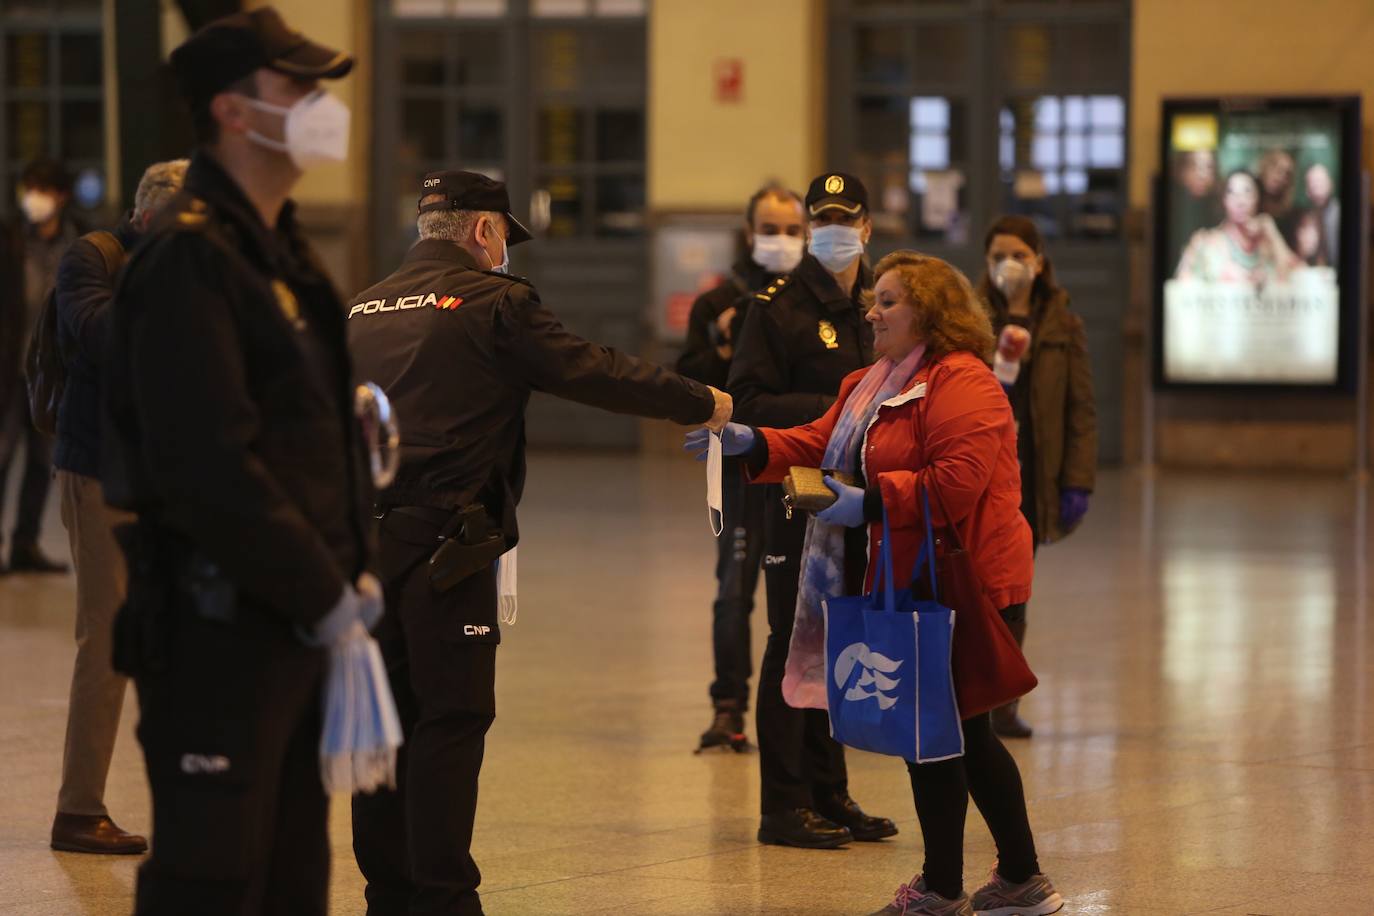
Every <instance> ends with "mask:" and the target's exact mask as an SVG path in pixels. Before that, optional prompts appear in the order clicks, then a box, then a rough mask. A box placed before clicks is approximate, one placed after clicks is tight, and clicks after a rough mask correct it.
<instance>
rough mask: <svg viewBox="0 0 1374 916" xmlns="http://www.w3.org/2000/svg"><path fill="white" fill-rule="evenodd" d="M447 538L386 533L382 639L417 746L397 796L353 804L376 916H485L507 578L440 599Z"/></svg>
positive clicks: (492, 575)
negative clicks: (437, 552) (433, 580)
mask: <svg viewBox="0 0 1374 916" xmlns="http://www.w3.org/2000/svg"><path fill="white" fill-rule="evenodd" d="M437 532H438V528H437V527H436V528H435V537H430V538H428V539H426V538H417V537H409V538H408V539H405V540H403V539H401V538H400V537H398V536H397V534H396V533H395V532H393V531H391V530H389V526H388V523H387V522H386V521H384V522H383V523H382V529H381V534H380V553H379V566H380V572H381V575H382V582H383V586H384V589H385V592H386V606H387V613H386V616H385V617H383V618H382V622H381V623H380V624H379V625H378V627H377V630H376V631H375V632H374V633H373V636H375V637H376V639H377V641H378V643H380V644H381V649H382V658H383V659H384V660H385V662H386V667H387V673H388V675H389V676H390V681H391V691H392V693H393V694H394V696H395V698H396V709H397V711H398V712H399V713H400V718H401V729H402V731H403V732H404V735H405V743H404V744H402V746H401V749H400V754H399V756H398V758H397V762H396V763H397V787H396V789H395V790H394V791H385V790H384V791H380V792H377V793H376V794H375V795H357V796H354V798H353V852H354V854H355V855H356V856H357V859H358V867H359V868H360V869H361V870H362V873H363V877H365V878H366V879H367V892H366V893H367V912H368V914H369V916H400V914H417V916H418V914H440V913H442V914H446V916H447V914H461V916H475V914H480V913H481V912H482V904H481V902H480V899H479V897H478V895H477V885H478V884H479V883H480V882H481V880H482V874H481V872H480V871H479V870H478V868H477V863H476V862H474V861H473V858H472V853H471V851H470V850H471V846H472V828H473V821H474V819H475V818H476V816H477V777H478V773H479V772H480V771H481V769H482V755H483V752H484V750H485V746H486V734H487V730H488V729H489V728H490V727H491V723H492V721H493V719H494V718H495V716H496V643H497V641H498V640H499V638H500V637H499V630H498V629H497V623H496V571H495V568H494V567H488V568H487V569H485V570H483V571H481V572H479V573H476V574H474V575H472V576H469V577H468V578H467V579H464V580H463V581H462V582H460V583H459V584H458V585H456V586H454V587H453V588H451V589H449V590H448V591H446V592H442V593H440V592H436V591H435V589H434V588H433V586H431V585H430V582H429V563H428V560H429V557H430V556H431V555H432V554H433V552H434V549H435V547H436V546H437V540H436V538H437ZM416 541H422V542H424V543H415V542H416ZM481 627H487V628H488V630H487V632H485V633H482V632H481V630H480V628H481Z"/></svg>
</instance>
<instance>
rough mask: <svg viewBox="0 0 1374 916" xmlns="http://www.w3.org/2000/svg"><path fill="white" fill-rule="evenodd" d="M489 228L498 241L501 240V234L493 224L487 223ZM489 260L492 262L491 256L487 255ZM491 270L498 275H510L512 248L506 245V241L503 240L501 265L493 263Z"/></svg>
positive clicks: (484, 251)
mask: <svg viewBox="0 0 1374 916" xmlns="http://www.w3.org/2000/svg"><path fill="white" fill-rule="evenodd" d="M487 228H488V229H490V230H491V231H492V233H493V234H494V235H495V236H496V237H497V238H498V239H501V233H499V232H497V231H496V227H495V226H494V225H492V224H491V223H487ZM482 252H483V253H484V254H485V253H486V249H485V248H483V249H482ZM487 260H488V261H491V255H489V254H488V255H487ZM491 269H492V271H493V272H495V273H498V274H508V273H510V246H509V245H507V244H506V240H505V239H501V263H500V264H496V263H494V262H493V263H492V265H491Z"/></svg>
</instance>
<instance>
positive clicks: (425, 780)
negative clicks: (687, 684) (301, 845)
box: [348, 171, 731, 916]
mask: <svg viewBox="0 0 1374 916" xmlns="http://www.w3.org/2000/svg"><path fill="white" fill-rule="evenodd" d="M418 225H419V231H420V240H419V241H418V242H416V243H415V245H414V246H413V247H412V248H411V249H410V251H409V253H407V255H406V257H405V260H404V261H403V262H402V263H401V266H400V267H399V268H398V269H397V270H396V272H395V273H393V274H392V275H391V276H389V277H387V278H386V279H385V280H383V281H382V282H381V283H378V284H377V285H376V286H373V287H371V288H370V289H367V290H364V291H363V292H361V293H359V294H358V295H357V296H355V297H354V299H353V304H352V305H351V306H350V307H349V309H348V340H349V346H350V348H351V350H352V352H353V358H354V360H355V362H356V364H357V368H358V372H359V377H360V378H367V379H371V380H373V381H375V382H377V383H378V384H380V385H381V386H382V388H383V389H384V390H385V391H386V393H387V396H388V397H389V398H390V400H391V403H392V405H393V407H394V408H395V410H396V413H397V416H398V417H399V418H401V419H400V423H401V461H400V468H399V470H398V471H397V476H396V480H395V482H394V483H393V484H392V485H391V486H390V487H388V488H387V489H386V490H385V491H383V492H382V494H381V495H380V497H379V501H378V507H377V515H378V516H379V517H380V519H381V532H380V553H379V557H380V567H381V576H382V580H383V582H384V588H385V594H386V598H387V605H388V606H389V607H390V608H391V609H392V610H391V613H389V614H388V615H387V617H386V619H385V620H384V621H383V622H382V625H381V626H380V627H379V628H378V631H377V639H378V641H379V642H380V643H381V646H382V655H383V657H384V658H385V659H386V663H387V670H388V671H389V673H390V675H391V689H392V691H393V693H394V695H395V697H396V705H397V709H398V710H399V712H400V716H401V727H402V730H403V732H404V734H405V744H404V745H403V746H402V748H401V752H400V757H399V759H398V761H397V768H398V771H399V774H400V775H399V778H398V786H397V789H396V791H394V792H387V791H382V792H378V793H377V794H376V795H373V796H368V797H363V796H359V797H356V798H354V800H353V849H354V852H355V853H356V854H357V858H358V865H359V867H360V868H361V869H362V872H363V875H364V877H366V878H367V891H366V894H367V903H368V912H369V913H371V914H373V916H390V914H403V913H411V914H417V913H445V914H463V916H469V914H479V913H481V912H482V905H481V901H480V898H479V897H478V894H477V886H478V884H479V883H480V882H481V873H480V871H479V870H478V868H477V864H476V862H474V861H473V859H472V855H471V853H470V851H469V849H470V846H471V842H472V828H473V818H474V817H475V815H476V812H477V777H478V773H479V771H480V770H481V766H482V753H483V748H484V745H485V736H486V733H487V730H488V729H489V728H490V727H491V724H492V721H493V720H494V719H495V712H496V698H495V680H496V646H497V645H498V644H499V643H500V641H501V631H500V627H499V625H498V623H497V609H498V599H497V578H498V574H497V568H496V563H495V561H496V559H497V557H498V556H499V555H500V554H502V553H504V552H506V551H509V550H511V549H513V548H514V547H515V545H516V542H517V541H518V540H519V528H518V526H517V525H516V518H515V515H516V506H517V504H518V503H519V501H520V496H521V493H522V492H523V490H524V485H525V406H526V404H527V403H528V402H529V398H530V393H531V392H533V391H545V392H548V393H549V394H553V395H555V396H558V397H562V398H567V399H569V400H574V401H579V402H581V403H583V404H590V405H592V406H594V407H602V408H605V409H607V410H614V411H617V412H619V413H628V414H636V415H638V416H643V417H657V418H664V419H670V420H674V421H676V422H678V423H682V424H692V425H695V424H703V423H704V424H707V425H708V426H711V427H712V428H714V429H720V428H723V427H724V425H725V423H726V421H727V420H729V418H730V409H731V401H730V397H729V396H728V395H726V394H725V393H724V392H722V391H718V390H716V389H713V388H709V387H707V386H706V385H702V384H700V383H698V382H695V381H692V380H691V379H687V378H683V377H682V376H680V375H676V374H674V373H672V372H669V371H668V370H666V369H662V368H659V367H658V366H655V365H653V364H651V363H647V362H644V361H642V360H639V359H636V358H634V357H632V356H627V355H625V354H623V353H618V352H616V351H615V350H612V349H610V348H608V347H603V346H600V345H599V344H595V343H591V342H590V341H587V340H583V339H582V338H580V337H577V336H576V335H574V334H572V333H571V332H569V331H568V330H567V329H565V328H564V327H563V325H562V323H561V322H560V321H559V320H558V318H557V317H556V316H555V315H554V314H553V313H552V312H551V311H549V310H548V309H547V308H546V307H545V306H544V304H543V303H542V302H540V300H539V294H538V293H537V292H535V290H534V287H533V286H532V285H530V283H529V281H527V280H524V279H522V278H520V277H513V276H510V275H509V274H508V273H507V272H506V268H507V264H508V257H509V254H508V251H509V246H511V245H516V244H519V243H521V242H524V241H527V240H528V239H529V238H530V235H529V232H527V231H526V229H525V227H524V226H522V225H520V223H519V222H518V221H517V220H516V219H515V217H514V216H512V215H511V212H510V199H509V197H508V195H507V192H506V186H505V185H504V184H502V183H501V182H498V181H493V180H492V179H490V178H487V177H486V176H484V175H479V174H476V173H474V172H456V171H452V172H434V173H431V174H429V175H426V176H425V177H424V180H423V182H422V184H421V190H420V199H419V217H418ZM436 546H437V548H438V549H437V550H436ZM503 562H509V561H508V560H503Z"/></svg>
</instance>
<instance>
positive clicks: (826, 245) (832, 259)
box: [810, 225, 864, 274]
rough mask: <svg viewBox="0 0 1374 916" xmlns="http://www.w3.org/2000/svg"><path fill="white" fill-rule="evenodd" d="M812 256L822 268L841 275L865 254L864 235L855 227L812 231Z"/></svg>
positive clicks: (833, 227) (836, 227)
mask: <svg viewBox="0 0 1374 916" xmlns="http://www.w3.org/2000/svg"><path fill="white" fill-rule="evenodd" d="M810 251H811V254H812V255H814V256H815V258H816V260H817V261H820V262H821V266H822V267H824V268H825V269H826V270H828V271H830V272H831V273H832V274H833V273H839V272H840V271H842V270H844V269H845V268H846V267H848V266H849V265H850V264H853V263H854V259H855V258H858V257H860V256H861V255H863V253H864V241H863V233H862V232H860V231H859V230H858V229H857V228H856V227H854V226H840V225H830V226H821V227H820V228H819V229H812V230H811V245H810Z"/></svg>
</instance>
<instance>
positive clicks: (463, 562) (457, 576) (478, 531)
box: [429, 504, 506, 592]
mask: <svg viewBox="0 0 1374 916" xmlns="http://www.w3.org/2000/svg"><path fill="white" fill-rule="evenodd" d="M439 540H440V544H439V548H438V549H437V550H435V551H434V554H433V555H432V556H431V557H430V558H429V581H430V584H431V585H433V586H434V587H435V588H436V589H438V590H439V591H441V592H445V591H448V590H449V589H451V588H453V587H454V586H456V585H457V584H458V583H459V582H462V581H463V580H464V579H466V578H467V577H468V576H471V575H472V574H473V573H477V572H480V571H482V570H483V569H486V568H487V567H489V566H490V565H491V564H493V563H495V562H496V560H497V558H498V557H500V556H501V554H503V553H505V550H506V539H505V537H504V536H503V535H502V534H501V532H499V531H492V530H491V523H490V521H489V520H488V518H487V510H486V508H485V507H483V506H481V505H480V504H473V505H470V506H464V507H463V508H461V509H459V510H458V511H457V512H455V513H454V514H453V517H452V518H451V519H449V521H448V522H447V523H446V524H445V525H444V527H443V528H442V529H441V530H440V532H439Z"/></svg>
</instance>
